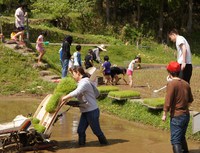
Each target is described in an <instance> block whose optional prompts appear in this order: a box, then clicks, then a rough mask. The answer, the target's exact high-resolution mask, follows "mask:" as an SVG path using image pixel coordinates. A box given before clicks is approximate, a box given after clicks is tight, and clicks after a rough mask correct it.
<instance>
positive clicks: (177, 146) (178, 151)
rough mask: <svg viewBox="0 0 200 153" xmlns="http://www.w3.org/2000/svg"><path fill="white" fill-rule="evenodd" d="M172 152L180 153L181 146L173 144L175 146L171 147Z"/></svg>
mask: <svg viewBox="0 0 200 153" xmlns="http://www.w3.org/2000/svg"><path fill="white" fill-rule="evenodd" d="M173 152H174V153H182V146H181V144H175V145H173Z"/></svg>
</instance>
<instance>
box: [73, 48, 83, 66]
mask: <svg viewBox="0 0 200 153" xmlns="http://www.w3.org/2000/svg"><path fill="white" fill-rule="evenodd" d="M81 48H82V47H81V45H77V46H76V52H74V54H73V58H74V66H82V61H81V53H80V52H81Z"/></svg>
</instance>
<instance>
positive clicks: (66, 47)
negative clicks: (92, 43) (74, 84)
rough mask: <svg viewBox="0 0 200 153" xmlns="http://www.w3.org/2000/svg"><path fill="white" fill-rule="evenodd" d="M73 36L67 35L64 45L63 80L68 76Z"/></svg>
mask: <svg viewBox="0 0 200 153" xmlns="http://www.w3.org/2000/svg"><path fill="white" fill-rule="evenodd" d="M72 41H73V38H72V36H69V35H67V36H66V37H65V38H64V41H63V44H62V55H61V56H62V59H61V60H62V78H64V77H66V76H67V71H68V65H69V60H70V58H71V54H70V46H71V44H72Z"/></svg>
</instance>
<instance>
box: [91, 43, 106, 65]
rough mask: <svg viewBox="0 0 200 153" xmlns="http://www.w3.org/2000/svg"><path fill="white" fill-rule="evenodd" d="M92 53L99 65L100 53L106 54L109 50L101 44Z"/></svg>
mask: <svg viewBox="0 0 200 153" xmlns="http://www.w3.org/2000/svg"><path fill="white" fill-rule="evenodd" d="M92 51H93V54H92V56H93V60H94V61H95V62H97V63H101V58H100V52H101V51H104V52H106V51H107V50H106V49H105V45H104V44H101V45H99V46H97V47H96V48H94V49H93V50H92Z"/></svg>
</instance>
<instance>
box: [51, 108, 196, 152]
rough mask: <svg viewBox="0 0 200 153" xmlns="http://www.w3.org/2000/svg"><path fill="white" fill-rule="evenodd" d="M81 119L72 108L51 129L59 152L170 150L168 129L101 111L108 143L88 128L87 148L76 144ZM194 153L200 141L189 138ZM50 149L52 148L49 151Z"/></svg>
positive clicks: (77, 111) (103, 128)
mask: <svg viewBox="0 0 200 153" xmlns="http://www.w3.org/2000/svg"><path fill="white" fill-rule="evenodd" d="M77 117H78V118H79V110H77V109H76V108H72V109H70V110H69V111H68V112H67V113H66V114H65V115H64V116H63V118H62V120H60V121H58V122H57V123H56V125H55V127H54V128H53V130H52V136H51V139H54V140H57V141H58V143H59V147H58V149H56V152H58V153H64V152H68V153H70V152H73V153H79V152H81V153H88V152H91V153H92V152H95V153H102V152H104V153H123V152H124V153H131V152H134V153H171V152H172V149H171V145H170V137H169V133H168V132H164V131H160V130H156V129H154V128H151V127H147V126H143V125H140V124H136V123H132V122H129V121H125V120H122V119H119V118H116V117H113V116H110V115H106V114H101V117H100V122H101V128H102V130H103V132H104V133H105V135H106V137H107V139H108V141H109V145H108V146H101V145H100V144H99V142H98V141H97V138H96V136H95V135H93V133H92V131H91V129H90V128H88V130H87V142H86V145H85V147H81V148H80V147H79V146H78V145H77V139H78V137H77V135H76V134H74V132H73V127H74V126H73V123H74V122H73V121H76V120H77V119H78V118H77ZM189 148H190V151H191V153H200V143H199V144H198V143H194V142H190V141H189ZM48 152H49V151H48Z"/></svg>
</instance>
